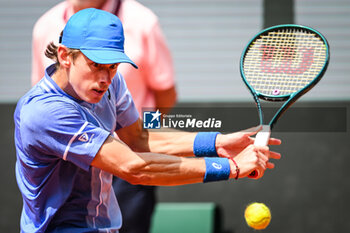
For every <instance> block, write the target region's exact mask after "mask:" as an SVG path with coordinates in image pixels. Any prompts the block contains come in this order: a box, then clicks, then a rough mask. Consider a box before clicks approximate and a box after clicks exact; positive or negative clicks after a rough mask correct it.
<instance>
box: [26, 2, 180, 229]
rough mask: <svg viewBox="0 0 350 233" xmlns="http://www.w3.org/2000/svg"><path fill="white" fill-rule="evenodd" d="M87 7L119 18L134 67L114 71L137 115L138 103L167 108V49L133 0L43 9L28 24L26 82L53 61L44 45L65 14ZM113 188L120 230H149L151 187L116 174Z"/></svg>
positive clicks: (170, 72)
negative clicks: (29, 54)
mask: <svg viewBox="0 0 350 233" xmlns="http://www.w3.org/2000/svg"><path fill="white" fill-rule="evenodd" d="M90 7H92V8H98V9H102V10H105V11H108V12H111V13H113V14H115V15H116V16H118V17H119V18H120V20H121V21H122V23H123V27H124V34H125V45H124V47H125V52H126V53H127V54H128V56H129V57H130V58H131V59H132V60H133V61H134V62H135V63H136V64H137V66H138V67H139V69H133V68H131V66H128V65H127V64H120V66H119V67H118V71H119V72H120V73H121V74H122V75H123V76H124V78H125V80H126V83H127V86H128V89H129V90H130V92H131V95H132V97H133V100H134V102H135V105H136V107H137V109H138V111H139V113H140V114H142V108H153V109H157V108H163V109H164V108H165V109H170V108H171V107H173V106H174V105H175V103H176V89H175V82H174V67H173V62H172V58H171V54H170V51H169V48H168V46H167V44H166V41H165V38H164V35H163V33H162V30H161V28H160V24H159V22H158V18H157V16H156V15H155V14H154V13H153V12H152V11H151V10H150V9H148V8H146V7H145V6H143V5H141V4H140V3H139V2H137V1H135V0H66V1H63V2H61V3H59V4H57V5H56V6H54V7H53V8H51V9H50V10H48V11H47V12H46V13H45V14H43V15H42V16H41V17H40V18H39V19H38V21H37V22H36V24H35V26H34V29H33V40H32V76H31V80H32V85H35V84H36V83H37V82H38V81H39V80H40V79H41V78H42V77H44V72H45V68H46V67H48V66H49V65H50V64H52V63H53V61H52V60H50V59H48V58H47V57H46V56H45V50H46V47H47V45H48V44H49V43H50V42H54V43H55V44H58V39H59V35H60V33H61V31H62V30H63V28H64V26H65V24H66V23H67V21H68V19H69V18H70V17H71V16H72V15H73V14H74V13H76V12H78V11H79V10H82V9H85V8H90ZM141 117H142V116H141ZM113 187H114V190H115V193H116V196H117V199H118V201H119V205H120V208H121V210H122V213H123V227H122V229H121V231H120V232H121V233H125V232H127V233H129V232H130V233H141V232H145V233H146V232H149V228H150V221H151V216H152V212H153V209H154V205H155V202H156V200H155V187H153V186H141V185H131V184H129V183H127V182H126V181H123V180H121V179H119V178H117V177H115V179H114V182H113Z"/></svg>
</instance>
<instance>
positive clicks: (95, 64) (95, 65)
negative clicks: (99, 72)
mask: <svg viewBox="0 0 350 233" xmlns="http://www.w3.org/2000/svg"><path fill="white" fill-rule="evenodd" d="M92 65H93V66H94V67H96V68H98V67H99V66H100V64H98V63H96V62H94V63H93V64H92Z"/></svg>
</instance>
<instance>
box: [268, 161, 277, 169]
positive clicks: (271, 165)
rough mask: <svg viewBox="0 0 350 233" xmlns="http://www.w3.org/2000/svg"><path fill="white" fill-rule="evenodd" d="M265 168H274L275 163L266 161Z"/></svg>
mask: <svg viewBox="0 0 350 233" xmlns="http://www.w3.org/2000/svg"><path fill="white" fill-rule="evenodd" d="M266 168H268V169H273V168H275V164H274V163H271V162H267V163H266Z"/></svg>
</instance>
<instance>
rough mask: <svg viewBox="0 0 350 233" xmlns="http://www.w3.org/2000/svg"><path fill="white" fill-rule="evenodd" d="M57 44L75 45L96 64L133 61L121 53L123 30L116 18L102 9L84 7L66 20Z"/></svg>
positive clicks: (122, 51)
mask: <svg viewBox="0 0 350 233" xmlns="http://www.w3.org/2000/svg"><path fill="white" fill-rule="evenodd" d="M60 41H61V44H63V45H65V46H66V47H68V48H71V49H79V50H80V51H81V52H82V53H83V54H84V55H85V56H86V57H88V58H89V59H90V60H92V61H94V62H96V63H99V64H114V63H130V64H132V65H133V66H134V67H135V68H137V66H136V65H135V63H134V62H133V61H132V60H131V59H130V58H129V57H128V56H127V55H126V54H125V53H124V30H123V26H122V23H121V21H120V19H119V18H118V17H117V16H115V15H113V14H111V13H109V12H106V11H103V10H98V9H95V8H87V9H84V10H81V11H79V12H77V13H75V14H74V15H73V16H72V17H71V18H70V19H69V20H68V22H67V24H66V26H65V27H64V29H63V35H62V38H61V39H60Z"/></svg>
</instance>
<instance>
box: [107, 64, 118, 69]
mask: <svg viewBox="0 0 350 233" xmlns="http://www.w3.org/2000/svg"><path fill="white" fill-rule="evenodd" d="M109 68H110V69H112V70H114V69H117V68H118V64H113V65H111V66H110V67H109Z"/></svg>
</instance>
